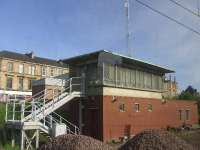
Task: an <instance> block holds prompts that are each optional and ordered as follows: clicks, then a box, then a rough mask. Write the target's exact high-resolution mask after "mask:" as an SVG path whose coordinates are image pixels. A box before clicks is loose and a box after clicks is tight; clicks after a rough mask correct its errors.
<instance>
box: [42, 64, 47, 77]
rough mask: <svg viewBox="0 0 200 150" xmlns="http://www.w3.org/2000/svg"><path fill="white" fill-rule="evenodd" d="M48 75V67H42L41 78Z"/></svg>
mask: <svg viewBox="0 0 200 150" xmlns="http://www.w3.org/2000/svg"><path fill="white" fill-rule="evenodd" d="M46 75H47V67H46V66H41V76H43V77H44V76H46Z"/></svg>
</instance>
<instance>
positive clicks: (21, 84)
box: [19, 77, 24, 91]
mask: <svg viewBox="0 0 200 150" xmlns="http://www.w3.org/2000/svg"><path fill="white" fill-rule="evenodd" d="M23 88H24V79H23V78H22V77H20V78H19V90H21V91H23Z"/></svg>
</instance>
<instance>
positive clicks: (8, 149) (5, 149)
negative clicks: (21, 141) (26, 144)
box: [0, 143, 20, 150]
mask: <svg viewBox="0 0 200 150" xmlns="http://www.w3.org/2000/svg"><path fill="white" fill-rule="evenodd" d="M0 150H20V148H19V146H15V147H12V146H11V144H10V143H7V144H5V145H0Z"/></svg>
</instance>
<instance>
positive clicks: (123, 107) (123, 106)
mask: <svg viewBox="0 0 200 150" xmlns="http://www.w3.org/2000/svg"><path fill="white" fill-rule="evenodd" d="M119 111H120V112H125V104H123V103H122V104H120V105H119Z"/></svg>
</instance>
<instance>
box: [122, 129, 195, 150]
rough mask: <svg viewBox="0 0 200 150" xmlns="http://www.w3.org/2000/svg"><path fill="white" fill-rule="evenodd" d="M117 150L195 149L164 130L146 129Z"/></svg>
mask: <svg viewBox="0 0 200 150" xmlns="http://www.w3.org/2000/svg"><path fill="white" fill-rule="evenodd" d="M119 150H196V149H195V148H194V147H192V146H191V145H189V144H187V143H186V142H185V141H184V140H181V139H180V138H178V137H176V136H175V135H174V134H172V133H170V132H167V131H164V130H146V131H143V132H141V133H139V134H137V135H136V136H135V137H133V138H132V139H130V140H129V141H128V142H126V143H125V144H124V145H122V146H121V147H120V148H119Z"/></svg>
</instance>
